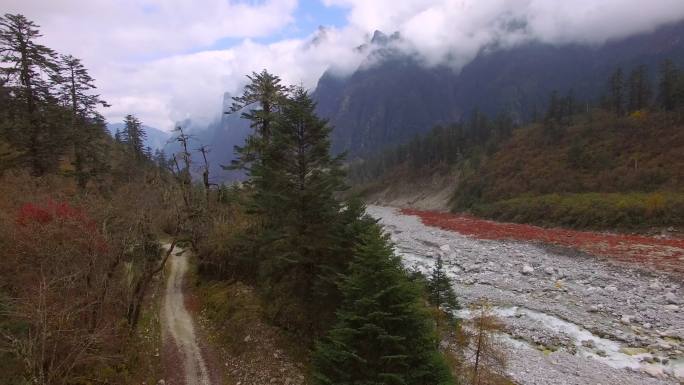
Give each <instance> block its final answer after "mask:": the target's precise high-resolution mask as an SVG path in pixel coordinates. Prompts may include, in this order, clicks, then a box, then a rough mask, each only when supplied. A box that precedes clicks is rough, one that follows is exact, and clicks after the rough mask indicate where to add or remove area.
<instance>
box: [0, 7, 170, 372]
mask: <svg viewBox="0 0 684 385" xmlns="http://www.w3.org/2000/svg"><path fill="white" fill-rule="evenodd" d="M39 37H40V33H39V30H38V26H37V25H36V24H34V23H33V22H31V21H29V20H27V19H26V18H25V17H24V16H21V15H11V14H8V15H5V16H3V17H2V18H0V48H1V52H2V53H1V55H2V56H1V59H2V63H3V65H2V67H0V73H1V74H2V82H1V83H0V106H1V107H0V196H2V199H0V247H2V250H3V258H2V263H1V264H0V377H1V379H0V383H3V384H25V383H35V384H75V383H91V382H92V380H91V379H93V378H96V379H98V381H97V382H101V383H140V382H142V381H147V380H149V379H150V378H152V379H153V378H155V377H156V376H158V375H159V372H158V370H159V366H158V362H157V361H158V358H155V351H157V349H158V346H157V343H158V342H159V338H160V331H159V324H158V322H157V323H155V322H154V321H153V319H154V310H153V309H156V308H155V305H154V304H155V302H154V301H152V303H150V301H149V297H150V295H151V294H152V293H154V292H156V291H157V277H158V276H159V273H160V271H161V268H163V266H164V262H165V260H166V258H168V253H166V252H163V251H162V249H161V244H160V241H159V239H160V237H161V236H162V234H163V233H164V231H163V230H166V231H168V232H170V233H174V232H175V231H176V229H177V228H178V226H179V223H180V222H179V220H178V218H179V216H180V215H181V214H179V213H180V211H179V208H178V204H177V201H178V199H177V196H179V195H178V194H177V188H176V187H175V186H176V184H175V182H174V178H173V176H172V175H171V173H170V172H169V171H168V170H167V168H166V164H165V163H166V162H165V160H164V159H161V158H159V159H157V160H158V161H159V164H157V163H156V162H155V160H154V159H152V158H151V154H150V153H149V152H148V151H146V149H145V146H144V145H143V141H144V137H145V133H144V130H143V129H142V125H141V123H140V121H139V120H138V119H137V118H135V117H134V116H131V115H129V116H128V117H127V119H126V122H125V124H124V125H123V126H122V127H123V129H122V131H121V132H120V134H119V135H118V137H117V140H116V141H115V140H114V139H113V138H112V137H111V136H110V135H109V134H108V133H107V131H106V128H105V122H104V119H103V118H102V116H101V115H100V114H99V113H98V112H97V107H98V105H100V106H106V103H105V102H104V101H103V100H102V99H101V98H100V97H99V96H98V95H97V93H96V89H95V80H94V79H92V78H91V77H90V76H89V74H88V70H87V69H86V68H85V67H84V66H83V65H82V63H81V62H80V60H79V59H77V58H74V57H72V56H69V55H61V54H58V53H57V52H55V51H53V50H52V49H50V48H49V47H46V46H44V45H41V44H40V43H38V40H39Z"/></svg>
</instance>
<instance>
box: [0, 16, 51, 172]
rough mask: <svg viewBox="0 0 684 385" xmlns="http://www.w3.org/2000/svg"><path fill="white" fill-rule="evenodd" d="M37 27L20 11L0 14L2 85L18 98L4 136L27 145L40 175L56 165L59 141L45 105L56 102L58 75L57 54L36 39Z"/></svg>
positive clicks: (33, 166)
mask: <svg viewBox="0 0 684 385" xmlns="http://www.w3.org/2000/svg"><path fill="white" fill-rule="evenodd" d="M38 28H39V27H38V25H36V24H35V23H34V22H32V21H30V20H28V19H26V17H24V16H23V15H12V14H5V16H4V17H0V62H2V63H3V66H2V67H0V72H1V73H2V78H3V79H4V80H3V82H4V84H3V86H4V87H7V88H9V89H11V90H12V92H13V93H14V95H15V100H16V101H18V106H17V111H15V113H14V114H13V120H14V121H15V124H14V125H12V131H13V132H10V133H6V136H8V139H10V140H12V141H13V142H14V143H15V144H16V145H18V146H20V147H22V148H26V149H27V151H26V155H27V156H28V159H27V161H28V163H29V165H30V166H31V168H32V170H33V173H34V174H36V175H41V174H43V173H45V172H46V171H47V170H48V169H49V168H50V167H55V166H56V165H55V164H54V163H56V160H57V159H56V155H58V154H59V151H58V149H57V147H58V146H59V145H61V144H62V143H60V142H61V141H59V140H57V138H56V136H57V135H54V134H55V127H54V125H50V123H51V120H50V119H48V107H49V106H50V105H51V104H52V105H54V104H55V103H54V96H53V94H52V92H51V87H52V86H53V85H54V83H55V82H56V81H58V79H59V77H58V76H57V75H58V72H59V66H58V64H57V54H56V53H55V51H53V50H52V49H50V48H48V47H46V46H44V45H42V44H39V43H38V42H37V40H38V39H39V38H40V37H41V36H42V35H41V34H40V32H39V30H38ZM52 123H54V122H52Z"/></svg>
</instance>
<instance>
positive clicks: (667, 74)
mask: <svg viewBox="0 0 684 385" xmlns="http://www.w3.org/2000/svg"><path fill="white" fill-rule="evenodd" d="M680 77H681V75H680V72H679V69H678V68H677V66H676V65H675V64H674V62H672V60H670V59H667V60H665V61H663V63H662V64H661V66H660V79H659V82H658V86H659V89H658V102H659V103H660V106H661V107H662V108H663V109H664V110H667V111H671V110H674V109H675V107H677V96H678V95H677V93H678V92H677V88H678V83H679V82H680Z"/></svg>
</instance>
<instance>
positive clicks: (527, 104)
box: [313, 22, 684, 158]
mask: <svg viewBox="0 0 684 385" xmlns="http://www.w3.org/2000/svg"><path fill="white" fill-rule="evenodd" d="M682 34H684V24H682V23H681V22H680V23H677V24H673V25H667V26H663V27H661V28H658V29H657V30H655V31H652V32H649V33H643V34H638V35H634V36H631V37H627V38H623V39H618V40H611V41H607V42H605V43H603V44H598V45H583V44H557V45H551V44H544V43H541V42H536V41H531V42H524V43H521V44H519V45H514V46H512V47H506V46H505V44H502V46H498V45H497V44H493V45H492V46H491V47H486V48H484V49H482V50H481V51H480V52H479V54H478V55H477V56H476V57H475V58H474V59H473V60H472V61H469V62H467V63H465V65H464V66H463V68H458V69H454V68H452V67H449V66H446V65H441V66H440V65H438V66H428V65H426V64H425V63H423V62H421V60H420V58H419V57H414V56H412V55H409V54H406V53H405V52H404V51H403V50H402V49H401V47H402V44H404V42H403V40H402V37H401V36H400V35H399V34H393V35H392V36H385V35H384V34H382V33H381V32H376V34H375V36H374V38H373V40H372V41H371V42H370V43H369V44H367V45H364V46H362V47H360V48H359V49H360V50H361V52H364V53H365V54H366V55H367V57H366V59H365V61H364V62H363V63H362V64H361V65H360V66H359V68H358V69H357V70H356V71H355V72H354V73H353V74H351V75H349V76H339V75H336V74H335V73H334V72H333V71H330V72H328V73H326V74H324V75H323V76H322V77H321V79H320V80H319V82H318V85H317V88H316V91H315V93H314V94H313V97H314V99H315V100H316V101H317V102H318V107H317V111H318V113H319V114H320V115H321V116H322V117H324V118H327V119H329V120H330V124H331V125H332V126H333V127H334V130H333V133H332V142H333V150H334V151H336V152H341V151H349V154H350V158H356V157H359V158H367V157H368V156H369V155H370V154H373V153H375V152H377V151H380V150H382V149H383V148H385V147H387V146H390V145H398V144H402V143H406V142H408V141H409V140H411V139H412V138H413V137H414V136H415V135H423V134H427V133H428V132H429V131H430V129H431V128H433V127H434V126H436V125H442V126H445V125H449V124H452V123H454V122H459V121H465V120H468V118H469V116H470V115H471V113H472V111H473V110H474V109H479V110H480V111H482V112H483V113H484V114H486V115H487V116H489V117H494V116H496V115H497V114H501V113H504V114H507V115H509V116H510V117H511V118H512V119H513V121H515V122H517V123H524V122H528V121H530V120H531V119H533V118H534V117H535V116H537V117H541V116H542V115H543V114H544V112H545V110H546V108H547V107H548V102H549V94H550V93H551V92H552V91H553V90H558V91H560V92H561V93H562V94H565V93H567V92H568V91H570V90H572V92H573V94H574V97H575V99H576V100H581V101H594V100H597V99H599V98H600V97H601V95H602V93H603V91H604V84H605V79H606V78H608V77H609V76H610V75H611V73H612V72H613V70H614V69H615V68H617V67H623V68H625V69H631V68H633V67H636V66H638V65H640V64H643V65H646V66H647V69H648V76H650V77H651V78H654V77H655V75H656V73H657V67H658V64H659V63H660V62H662V61H663V60H664V59H666V58H670V59H672V60H673V61H674V62H675V63H679V64H682V63H684V41H682V39H681V36H682Z"/></svg>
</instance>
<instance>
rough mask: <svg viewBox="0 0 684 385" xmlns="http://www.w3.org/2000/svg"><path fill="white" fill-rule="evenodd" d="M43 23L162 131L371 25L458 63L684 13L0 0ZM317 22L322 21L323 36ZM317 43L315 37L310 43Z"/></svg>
mask: <svg viewBox="0 0 684 385" xmlns="http://www.w3.org/2000/svg"><path fill="white" fill-rule="evenodd" d="M0 5H2V8H1V9H2V10H3V12H8V13H22V14H24V15H25V16H27V17H28V18H29V19H32V20H34V21H35V22H37V23H38V24H39V25H40V26H41V32H42V33H43V35H44V38H43V43H44V44H46V45H48V46H49V47H51V48H54V49H56V50H57V51H59V52H60V53H70V54H73V55H74V56H77V57H80V58H82V59H83V61H84V63H85V64H86V66H87V67H88V68H89V69H90V71H91V73H92V75H93V76H94V77H95V78H96V80H97V85H98V88H99V92H100V93H101V94H102V95H103V97H104V98H105V99H106V100H107V101H108V102H109V103H110V104H112V107H111V108H108V109H107V110H104V111H103V113H104V114H105V116H106V117H107V118H108V119H109V120H110V121H119V120H121V118H122V117H123V115H125V114H127V113H134V114H136V115H138V116H139V117H140V118H141V119H142V120H143V122H144V123H146V124H148V125H151V126H154V127H158V128H160V129H164V130H170V129H171V128H172V126H173V122H175V121H179V120H183V119H186V118H192V119H193V120H194V121H197V122H208V121H209V120H211V119H214V118H215V117H216V116H218V115H219V113H220V106H221V99H222V95H223V93H224V92H231V93H236V92H238V90H239V89H240V87H241V86H242V85H243V83H244V79H245V78H244V75H245V74H247V73H250V72H251V71H259V70H261V69H263V68H267V69H269V70H270V71H271V72H274V73H276V74H279V75H280V76H281V77H282V78H283V79H284V80H285V81H286V82H288V83H292V84H302V85H304V86H305V87H308V88H313V87H315V85H316V82H317V80H318V78H319V77H320V75H321V74H322V73H323V72H324V71H325V70H326V69H327V68H329V67H331V66H333V67H334V68H335V70H336V71H338V72H340V73H346V72H349V71H351V70H353V69H354V68H356V66H358V64H359V63H360V61H361V59H362V58H360V57H358V56H357V54H356V53H355V51H354V49H353V48H354V47H357V46H358V45H360V44H362V43H364V42H365V41H367V39H368V38H369V36H370V35H371V34H372V33H373V31H375V30H376V29H379V30H382V31H384V32H387V33H392V32H394V31H399V32H400V33H401V34H402V36H403V37H404V40H405V41H404V43H403V44H402V46H401V49H404V50H405V51H406V52H407V53H408V54H412V55H416V56H417V57H418V58H420V59H421V60H422V61H423V62H424V63H425V65H427V66H431V65H438V64H447V65H450V66H451V67H453V68H454V70H458V69H459V68H460V67H461V66H463V65H464V64H466V63H467V62H468V61H469V60H471V59H472V58H473V57H474V56H475V55H476V54H477V52H478V51H479V50H480V49H481V48H482V47H484V46H486V45H489V44H491V43H492V42H498V43H499V45H500V46H504V47H505V46H514V45H515V44H520V43H522V42H526V41H530V40H539V41H543V42H547V43H551V44H562V43H568V42H579V43H586V44H602V43H603V42H605V41H606V40H610V39H618V38H621V37H625V36H628V35H631V34H634V33H639V32H646V31H649V30H652V29H654V28H656V27H658V26H660V25H663V24H666V23H671V22H675V21H679V20H682V19H684V1H683V0H649V1H644V0H572V1H569V0H567V1H566V0H260V1H257V0H245V1H240V0H0ZM320 27H324V30H323V31H324V32H322V30H321V28H320ZM314 38H316V39H315V40H316V44H312V41H313V40H314Z"/></svg>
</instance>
